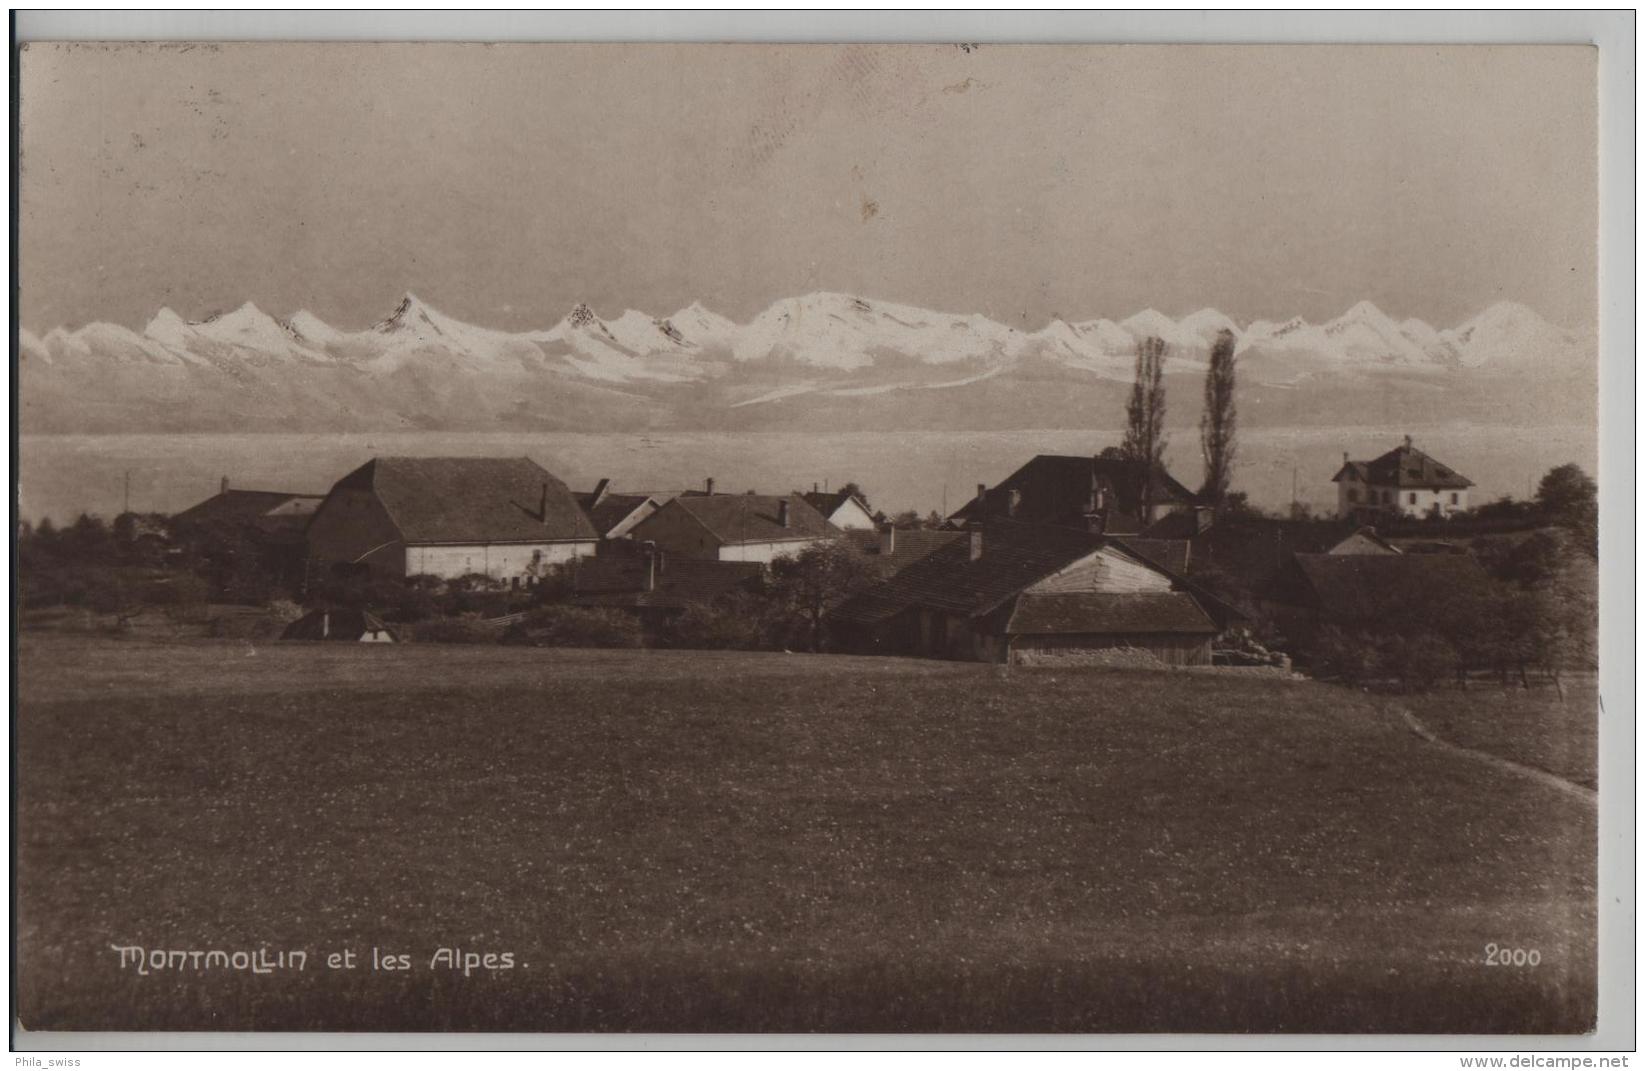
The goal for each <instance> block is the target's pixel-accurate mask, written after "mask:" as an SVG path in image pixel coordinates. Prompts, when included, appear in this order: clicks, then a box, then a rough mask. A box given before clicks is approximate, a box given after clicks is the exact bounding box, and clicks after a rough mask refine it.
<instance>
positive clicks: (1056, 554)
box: [830, 520, 1238, 665]
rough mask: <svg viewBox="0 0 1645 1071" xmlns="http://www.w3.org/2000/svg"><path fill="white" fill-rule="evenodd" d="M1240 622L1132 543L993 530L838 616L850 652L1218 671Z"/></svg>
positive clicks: (939, 554) (978, 529) (1014, 528)
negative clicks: (1141, 663) (1214, 667)
mask: <svg viewBox="0 0 1645 1071" xmlns="http://www.w3.org/2000/svg"><path fill="white" fill-rule="evenodd" d="M1237 618H1238V614H1237V613H1236V612H1235V611H1233V610H1231V609H1230V608H1229V607H1227V606H1225V605H1223V604H1222V603H1220V602H1218V601H1217V600H1215V599H1214V598H1211V597H1210V596H1209V595H1207V594H1206V593H1205V592H1203V591H1201V590H1199V589H1197V588H1196V587H1194V586H1193V585H1192V584H1190V583H1189V582H1188V581H1187V580H1185V579H1183V578H1181V577H1179V576H1176V575H1174V574H1172V573H1171V572H1169V571H1168V570H1166V569H1164V568H1163V567H1161V566H1160V565H1158V564H1155V563H1154V562H1152V561H1150V560H1149V559H1148V557H1146V556H1145V555H1143V554H1141V553H1139V552H1138V551H1137V550H1135V549H1133V548H1131V547H1129V546H1127V545H1126V543H1125V542H1124V540H1123V539H1117V538H1113V537H1108V536H1101V535H1097V534H1094V533H1090V532H1081V531H1077V530H1075V529H1070V528H1060V527H1052V526H1045V525H1029V524H1018V523H1014V522H1010V521H1003V520H996V521H993V522H992V523H989V524H986V525H982V526H974V527H971V528H969V529H967V530H966V531H965V532H964V533H963V538H961V539H958V540H955V541H954V542H952V543H949V544H946V545H944V546H942V547H939V548H937V549H936V550H934V551H932V552H931V553H929V554H927V555H926V556H924V557H923V558H920V559H919V560H918V561H915V562H912V563H911V564H909V565H908V566H907V567H905V568H904V569H902V570H901V571H900V572H898V573H896V574H895V575H894V576H891V577H889V578H888V579H886V580H884V581H882V582H880V583H879V584H877V585H875V586H874V587H872V588H869V589H868V590H867V591H865V592H863V593H862V594H860V595H857V596H856V597H854V598H852V599H849V600H847V601H846V602H845V603H844V604H842V605H841V606H840V607H838V608H837V609H836V610H835V611H834V612H833V614H832V615H831V618H830V622H831V625H832V627H833V629H834V631H835V634H836V635H837V636H838V637H839V638H840V639H841V640H842V641H843V642H844V644H845V645H846V646H848V647H851V648H853V649H856V650H860V651H876V652H881V653H886V654H910V655H923V656H926V657H934V658H952V659H959V660H970V661H982V662H1014V663H1028V662H1052V661H1059V662H1069V663H1077V662H1082V661H1090V662H1101V661H1105V660H1107V659H1109V658H1110V657H1112V656H1113V655H1115V654H1116V653H1118V652H1124V653H1126V654H1128V655H1141V656H1144V657H1145V658H1147V659H1149V660H1152V661H1154V662H1158V663H1161V664H1166V665H1209V664H1210V663H1211V643H1212V640H1213V639H1214V638H1215V637H1216V635H1217V634H1218V633H1219V632H1220V631H1221V630H1222V629H1223V628H1224V627H1226V626H1227V625H1228V624H1230V623H1232V622H1233V621H1234V620H1236V619H1237Z"/></svg>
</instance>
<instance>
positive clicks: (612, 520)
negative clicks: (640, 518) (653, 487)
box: [573, 491, 651, 536]
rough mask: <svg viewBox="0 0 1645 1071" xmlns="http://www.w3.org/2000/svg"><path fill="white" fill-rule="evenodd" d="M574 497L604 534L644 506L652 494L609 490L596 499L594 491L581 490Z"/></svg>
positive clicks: (596, 528)
mask: <svg viewBox="0 0 1645 1071" xmlns="http://www.w3.org/2000/svg"><path fill="white" fill-rule="evenodd" d="M573 497H574V498H576V500H577V505H579V506H581V507H582V510H583V512H584V513H586V514H588V519H589V520H590V521H592V522H594V528H595V530H596V531H598V532H599V533H600V535H602V536H604V535H605V534H606V533H608V532H610V531H611V530H612V529H613V528H615V527H617V525H619V524H621V523H622V522H623V521H624V520H625V519H626V518H627V517H628V515H629V514H631V513H633V512H634V511H635V510H637V509H639V508H640V507H641V506H643V505H644V504H645V503H646V502H647V501H649V500H650V498H651V496H650V495H628V494H618V493H615V492H607V493H606V494H604V495H602V496H600V499H599V501H595V498H594V492H593V491H579V492H577V493H576V494H575V495H573Z"/></svg>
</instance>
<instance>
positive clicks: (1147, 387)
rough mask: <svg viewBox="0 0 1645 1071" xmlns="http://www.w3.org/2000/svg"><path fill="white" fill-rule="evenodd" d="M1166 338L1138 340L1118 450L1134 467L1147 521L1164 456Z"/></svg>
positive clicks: (1144, 519)
mask: <svg viewBox="0 0 1645 1071" xmlns="http://www.w3.org/2000/svg"><path fill="white" fill-rule="evenodd" d="M1164 377H1165V340H1164V339H1162V338H1160V337H1158V336H1157V335H1150V336H1148V337H1147V338H1144V339H1141V340H1140V341H1138V342H1137V365H1136V378H1135V379H1134V380H1133V382H1132V384H1131V400H1130V401H1128V402H1126V404H1125V444H1124V446H1122V447H1121V448H1120V449H1121V452H1122V454H1123V455H1124V457H1125V459H1126V460H1127V461H1130V462H1132V464H1133V465H1134V467H1135V468H1136V470H1137V476H1136V479H1137V488H1136V492H1137V502H1138V507H1139V509H1140V510H1141V513H1142V519H1143V521H1144V522H1145V523H1146V522H1147V521H1148V520H1149V519H1150V514H1151V512H1152V510H1151V507H1152V506H1153V504H1154V473H1155V471H1156V470H1157V469H1158V468H1159V465H1160V461H1161V459H1162V458H1163V457H1164V456H1165V382H1164Z"/></svg>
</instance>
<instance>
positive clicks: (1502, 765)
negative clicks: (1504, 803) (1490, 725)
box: [1394, 703, 1599, 807]
mask: <svg viewBox="0 0 1645 1071" xmlns="http://www.w3.org/2000/svg"><path fill="white" fill-rule="evenodd" d="M1394 709H1395V710H1397V711H1398V712H1399V716H1400V717H1401V718H1403V719H1405V724H1406V725H1407V726H1408V727H1409V728H1410V730H1411V731H1412V732H1413V733H1416V734H1417V735H1418V736H1420V737H1422V738H1423V739H1424V740H1426V741H1428V742H1429V743H1430V744H1433V745H1435V746H1437V747H1441V748H1444V749H1445V750H1447V751H1451V752H1454V753H1456V754H1458V755H1462V756H1465V757H1467V758H1470V759H1474V760H1475V761H1477V762H1483V763H1485V764H1486V765H1488V766H1495V767H1496V768H1497V769H1499V770H1506V771H1508V772H1509V773H1515V774H1519V775H1520V776H1522V777H1529V778H1530V779H1531V780H1533V781H1540V782H1541V783H1542V784H1544V785H1547V786H1548V787H1549V788H1551V789H1554V790H1556V791H1559V792H1563V793H1565V794H1566V795H1567V796H1570V797H1572V798H1573V799H1578V800H1581V801H1583V802H1584V803H1586V804H1588V805H1589V806H1590V807H1597V806H1599V793H1598V792H1596V791H1595V790H1593V789H1591V788H1589V787H1587V786H1586V785H1579V784H1577V783H1576V782H1575V781H1567V780H1566V779H1565V778H1563V777H1560V776H1559V775H1558V774H1551V773H1549V772H1548V771H1547V770H1539V769H1537V768H1536V767H1535V766H1526V765H1525V764H1523V763H1519V762H1514V761H1513V760H1511V759H1505V758H1503V757H1502V756H1500V755H1492V754H1491V753H1490V752H1488V751H1480V750H1478V749H1477V748H1471V747H1463V746H1462V745H1461V744H1453V743H1451V742H1450V741H1449V740H1445V739H1443V738H1441V737H1440V736H1439V735H1438V734H1437V733H1435V732H1434V731H1433V730H1432V729H1430V728H1428V726H1426V725H1424V724H1423V723H1422V721H1421V719H1419V718H1418V717H1417V716H1416V715H1415V714H1413V713H1411V712H1410V711H1409V710H1407V709H1406V708H1405V707H1403V706H1401V705H1399V704H1397V703H1396V704H1394Z"/></svg>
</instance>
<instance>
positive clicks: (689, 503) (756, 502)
mask: <svg viewBox="0 0 1645 1071" xmlns="http://www.w3.org/2000/svg"><path fill="white" fill-rule="evenodd" d="M784 502H787V503H788V526H787V527H784V526H783V525H782V524H781V523H779V520H778V514H779V512H780V511H779V507H780V506H781V504H782V503H784ZM676 507H677V508H679V509H683V510H685V511H686V512H687V513H689V514H690V515H691V516H692V517H694V518H695V519H696V520H697V522H698V523H699V524H701V525H702V526H703V527H704V528H706V529H708V531H709V533H710V534H711V535H713V536H714V538H715V539H717V540H718V541H719V542H720V543H722V544H726V545H734V544H738V543H779V542H783V541H785V540H799V539H808V540H815V539H829V538H832V537H834V536H837V535H839V534H840V530H839V529H838V528H836V527H834V526H833V525H832V524H830V523H828V519H827V518H826V517H824V516H823V515H822V514H820V513H818V512H817V511H816V510H815V509H813V508H812V507H811V505H810V503H808V502H806V501H805V499H804V498H802V497H801V496H799V495H681V496H680V497H679V498H676V499H674V500H672V501H671V502H670V503H669V504H668V505H667V506H664V507H663V508H664V509H674V508H676Z"/></svg>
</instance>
